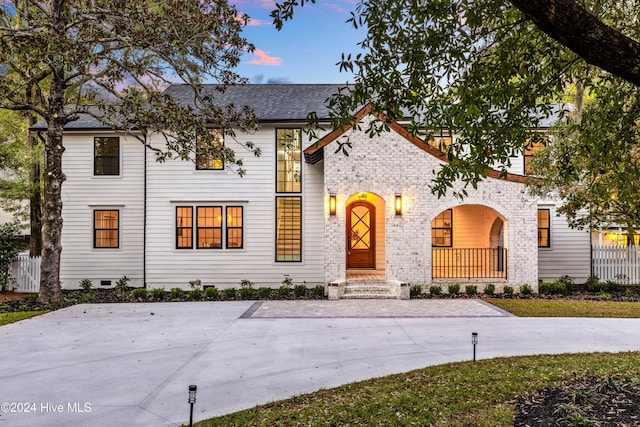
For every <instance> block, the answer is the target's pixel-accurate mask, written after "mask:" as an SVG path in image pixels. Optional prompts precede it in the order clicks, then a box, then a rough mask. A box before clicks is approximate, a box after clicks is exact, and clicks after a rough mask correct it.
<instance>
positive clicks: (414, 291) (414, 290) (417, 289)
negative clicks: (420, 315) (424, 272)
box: [409, 285, 422, 298]
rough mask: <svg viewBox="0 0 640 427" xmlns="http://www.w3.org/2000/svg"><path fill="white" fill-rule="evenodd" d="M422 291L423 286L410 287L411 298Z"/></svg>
mask: <svg viewBox="0 0 640 427" xmlns="http://www.w3.org/2000/svg"><path fill="white" fill-rule="evenodd" d="M421 293H422V286H420V285H413V286H412V287H410V288H409V298H415V297H417V296H418V295H420V294H421Z"/></svg>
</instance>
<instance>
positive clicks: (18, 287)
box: [11, 255, 41, 293]
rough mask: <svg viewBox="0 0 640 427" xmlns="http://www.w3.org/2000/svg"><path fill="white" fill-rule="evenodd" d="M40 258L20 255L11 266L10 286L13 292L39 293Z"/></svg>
mask: <svg viewBox="0 0 640 427" xmlns="http://www.w3.org/2000/svg"><path fill="white" fill-rule="evenodd" d="M40 258H41V257H39V256H36V257H29V256H28V255H20V256H18V258H16V259H15V260H13V263H12V264H11V276H12V278H13V280H14V283H13V284H12V286H13V290H14V291H15V292H23V293H38V292H39V291H40Z"/></svg>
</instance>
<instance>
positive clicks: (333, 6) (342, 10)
mask: <svg viewBox="0 0 640 427" xmlns="http://www.w3.org/2000/svg"><path fill="white" fill-rule="evenodd" d="M322 5H323V6H324V7H328V8H329V9H333V10H335V11H336V12H338V13H346V12H347V10H346V9H345V8H344V7H342V6H340V5H339V4H336V3H322Z"/></svg>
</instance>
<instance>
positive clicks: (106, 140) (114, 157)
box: [93, 136, 120, 175]
mask: <svg viewBox="0 0 640 427" xmlns="http://www.w3.org/2000/svg"><path fill="white" fill-rule="evenodd" d="M93 148H94V150H93V151H94V159H93V174H94V175H120V138H118V137H117V136H116V137H96V138H94V139H93Z"/></svg>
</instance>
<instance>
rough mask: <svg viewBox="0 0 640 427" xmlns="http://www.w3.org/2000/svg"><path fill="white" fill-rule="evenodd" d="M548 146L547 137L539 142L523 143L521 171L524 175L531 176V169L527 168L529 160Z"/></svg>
mask: <svg viewBox="0 0 640 427" xmlns="http://www.w3.org/2000/svg"><path fill="white" fill-rule="evenodd" d="M548 144H549V138H548V137H547V136H545V137H543V138H541V139H540V140H536V141H531V140H530V139H528V140H526V141H525V142H524V147H523V148H522V169H523V173H524V175H531V169H530V168H529V163H531V159H533V156H535V155H536V153H537V152H538V151H540V150H542V149H543V148H546V147H547V145H548Z"/></svg>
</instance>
